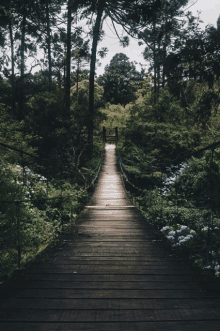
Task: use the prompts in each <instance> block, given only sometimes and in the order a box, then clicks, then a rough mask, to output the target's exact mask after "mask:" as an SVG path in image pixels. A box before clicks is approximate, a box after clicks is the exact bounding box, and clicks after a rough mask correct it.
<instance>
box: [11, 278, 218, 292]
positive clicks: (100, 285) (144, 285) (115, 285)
mask: <svg viewBox="0 0 220 331" xmlns="http://www.w3.org/2000/svg"><path fill="white" fill-rule="evenodd" d="M9 288H13V289H16V288H17V289H25V288H33V289H36V288H41V289H45V288H46V289H85V288H87V289H128V290H138V289H142V290H161V289H162V290H180V289H181V290H190V289H192V290H195V289H200V287H199V285H198V283H197V282H184V283H183V282H180V281H179V282H178V281H177V282H168V281H167V282H166V283H164V284H163V283H161V282H153V281H151V282H138V281H136V282H123V281H122V282H92V281H87V282H85V281H84V282H80V281H78V282H77V281H74V282H71V281H62V282H61V281H51V280H50V281H30V280H29V281H26V280H23V281H22V280H20V281H18V280H16V281H14V282H13V283H11V284H10V285H9ZM218 288H219V286H218ZM213 289H216V287H215V286H213Z"/></svg>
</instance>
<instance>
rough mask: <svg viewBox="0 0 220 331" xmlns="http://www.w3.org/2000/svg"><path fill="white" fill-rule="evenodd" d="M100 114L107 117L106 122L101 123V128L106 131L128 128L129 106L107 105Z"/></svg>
mask: <svg viewBox="0 0 220 331" xmlns="http://www.w3.org/2000/svg"><path fill="white" fill-rule="evenodd" d="M100 112H101V113H102V114H103V115H104V116H105V118H106V119H105V120H104V121H102V122H101V123H100V127H103V126H104V127H105V128H106V129H113V128H115V127H118V128H119V129H122V128H124V127H126V123H127V121H129V111H128V105H126V106H125V107H123V106H122V105H120V104H118V105H112V104H110V103H107V104H106V106H105V108H101V109H100Z"/></svg>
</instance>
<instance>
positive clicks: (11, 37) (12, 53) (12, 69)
mask: <svg viewBox="0 0 220 331" xmlns="http://www.w3.org/2000/svg"><path fill="white" fill-rule="evenodd" d="M9 33H10V43H11V74H12V76H13V77H14V74H15V59H14V38H13V31H12V18H11V16H10V17H9Z"/></svg>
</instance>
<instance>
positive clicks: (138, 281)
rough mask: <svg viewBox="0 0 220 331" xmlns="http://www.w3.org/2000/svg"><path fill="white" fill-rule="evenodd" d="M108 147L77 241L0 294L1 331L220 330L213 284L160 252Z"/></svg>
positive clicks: (219, 299) (218, 298) (219, 298)
mask: <svg viewBox="0 0 220 331" xmlns="http://www.w3.org/2000/svg"><path fill="white" fill-rule="evenodd" d="M107 146H108V145H107ZM108 147H109V149H107V150H106V152H107V153H106V159H105V163H104V167H103V171H102V173H101V176H100V179H99V183H98V185H97V188H96V190H95V193H94V194H93V197H92V199H91V201H90V203H89V206H87V207H86V208H85V209H84V211H83V213H82V214H81V218H80V220H79V222H78V224H77V228H78V236H77V237H74V236H73V237H71V236H69V237H68V238H69V239H68V240H66V241H65V244H64V245H63V246H62V247H61V248H60V249H59V250H57V251H55V252H53V254H51V257H50V260H49V262H47V263H41V264H38V265H35V266H34V267H32V268H29V269H28V270H26V271H25V272H23V273H22V274H21V275H19V276H18V277H17V278H16V279H15V280H13V282H10V283H8V284H6V286H5V287H3V288H2V289H1V291H0V294H1V298H0V305H1V310H0V330H1V331H6V330H7V331H12V330H13V331H25V330H27V331H51V330H53V331H58V330H59V331H70V330H71V331H72V330H76V331H84V330H94V331H98V330H103V331H113V330H114V331H118V330H124V331H125V330H126V331H131V330H132V331H136V330H137V331H141V330H143V331H146V330H163V331H168V330H175V331H176V330H191V331H194V330H199V331H201V330H220V295H219V291H217V290H219V286H218V285H217V284H215V283H212V284H209V286H206V288H204V287H203V286H202V285H201V284H200V283H199V282H198V280H197V279H195V276H194V274H193V272H192V271H191V270H190V269H189V267H188V266H187V265H186V264H185V263H184V262H183V261H181V260H180V259H179V258H176V257H173V256H172V255H169V254H168V253H167V252H165V251H164V250H163V246H162V244H161V242H160V241H158V240H156V239H155V235H154V231H153V230H152V229H151V228H150V226H149V225H148V224H147V223H146V221H144V219H143V217H142V216H141V215H140V213H139V212H138V211H137V210H136V208H134V206H133V205H132V203H131V201H129V199H128V198H127V196H126V194H125V192H124V189H123V186H122V182H121V178H120V175H119V173H118V172H117V170H116V166H115V150H114V146H112V147H111V146H108Z"/></svg>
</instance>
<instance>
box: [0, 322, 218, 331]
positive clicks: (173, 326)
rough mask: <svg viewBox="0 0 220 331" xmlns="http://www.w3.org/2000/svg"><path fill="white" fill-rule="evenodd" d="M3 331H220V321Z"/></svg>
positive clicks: (6, 330)
mask: <svg viewBox="0 0 220 331" xmlns="http://www.w3.org/2000/svg"><path fill="white" fill-rule="evenodd" d="M0 329H1V331H73V330H74V331H146V330H147V331H165V330H166V331H183V330H190V331H207V330H212V331H219V321H189V322H187V321H173V322H170V321H169V322H165V321H162V322H138V321H136V322H121V323H120V322H118V323H76V322H73V323H16V324H15V323H1V324H0Z"/></svg>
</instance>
